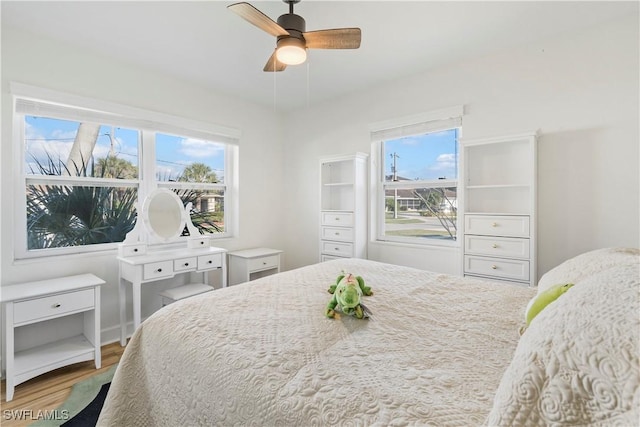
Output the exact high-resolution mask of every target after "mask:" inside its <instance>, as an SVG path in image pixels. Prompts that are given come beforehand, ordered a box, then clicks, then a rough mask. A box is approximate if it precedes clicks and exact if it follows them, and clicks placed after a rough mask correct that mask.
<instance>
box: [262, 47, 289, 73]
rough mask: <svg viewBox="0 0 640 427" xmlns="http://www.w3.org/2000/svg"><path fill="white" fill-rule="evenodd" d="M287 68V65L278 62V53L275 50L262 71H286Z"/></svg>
mask: <svg viewBox="0 0 640 427" xmlns="http://www.w3.org/2000/svg"><path fill="white" fill-rule="evenodd" d="M285 68H287V64H283V63H282V62H280V61H278V58H276V51H275V50H274V51H273V53H272V54H271V57H270V58H269V60H268V61H267V63H266V64H265V66H264V69H263V70H262V71H284V69H285Z"/></svg>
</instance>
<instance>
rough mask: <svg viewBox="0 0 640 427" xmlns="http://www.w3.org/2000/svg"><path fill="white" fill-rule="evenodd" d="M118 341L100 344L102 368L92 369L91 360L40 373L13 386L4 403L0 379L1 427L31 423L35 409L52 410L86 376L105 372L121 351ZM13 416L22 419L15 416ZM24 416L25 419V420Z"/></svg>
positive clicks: (117, 359)
mask: <svg viewBox="0 0 640 427" xmlns="http://www.w3.org/2000/svg"><path fill="white" fill-rule="evenodd" d="M124 349H125V348H124V347H122V346H120V342H115V343H112V344H107V345H105V346H103V347H102V367H101V368H100V369H96V366H95V364H94V362H93V361H88V362H81V363H76V364H74V365H70V366H66V367H64V368H60V369H56V370H55V371H51V372H48V373H46V374H42V375H40V376H38V377H35V378H32V379H30V380H29V381H27V382H24V383H22V384H19V385H18V386H16V388H15V392H14V394H13V400H11V402H6V400H5V399H6V397H5V392H6V389H5V384H4V381H2V394H1V398H2V400H1V402H0V406H1V409H2V410H1V411H0V425H2V427H11V426H27V425H29V424H31V423H32V422H34V421H35V420H34V419H33V418H34V417H36V416H37V414H38V411H47V410H49V411H50V410H53V409H55V408H57V407H58V406H60V405H61V404H62V403H63V402H64V401H65V400H66V399H67V397H68V396H69V393H71V387H72V386H73V385H74V384H75V383H77V382H79V381H82V380H84V379H86V378H89V377H91V376H93V375H96V374H99V373H102V372H105V371H106V370H108V369H109V368H110V367H111V366H113V365H115V364H116V363H118V362H119V361H120V357H121V356H122V353H123V352H124ZM16 418H22V419H21V420H20V419H16ZM25 418H27V419H25Z"/></svg>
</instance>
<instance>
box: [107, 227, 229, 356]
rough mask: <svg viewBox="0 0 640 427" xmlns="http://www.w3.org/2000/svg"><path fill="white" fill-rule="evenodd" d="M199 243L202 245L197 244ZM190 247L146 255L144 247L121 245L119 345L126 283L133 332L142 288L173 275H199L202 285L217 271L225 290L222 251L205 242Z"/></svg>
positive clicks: (124, 325)
mask: <svg viewBox="0 0 640 427" xmlns="http://www.w3.org/2000/svg"><path fill="white" fill-rule="evenodd" d="M200 242H202V243H200ZM189 243H190V245H189V246H190V247H188V248H184V249H169V250H166V249H165V250H157V251H147V250H146V247H145V245H122V247H121V253H122V255H120V256H118V265H119V268H120V283H119V287H118V289H119V301H120V343H121V344H122V345H123V346H124V345H125V344H126V336H127V321H126V320H127V315H126V307H127V304H126V283H130V284H131V288H132V302H133V330H134V331H135V330H136V329H137V328H138V327H139V326H140V323H141V321H142V319H141V317H142V314H141V303H142V301H141V298H142V292H141V288H142V285H143V284H145V283H152V282H157V281H159V280H163V279H170V278H172V277H175V276H176V275H177V274H184V273H202V276H203V279H202V280H203V283H204V284H208V279H207V278H208V274H207V273H208V272H209V271H211V270H221V277H222V286H223V287H225V286H227V281H226V276H227V259H226V252H227V250H226V249H222V248H216V247H212V246H209V240H208V239H206V238H202V239H193V240H192V241H190V242H189Z"/></svg>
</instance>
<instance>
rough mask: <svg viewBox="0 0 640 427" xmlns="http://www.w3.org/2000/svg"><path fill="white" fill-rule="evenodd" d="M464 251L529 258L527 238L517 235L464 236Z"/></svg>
mask: <svg viewBox="0 0 640 427" xmlns="http://www.w3.org/2000/svg"><path fill="white" fill-rule="evenodd" d="M464 252H465V253H467V254H474V255H489V256H497V257H507V258H511V257H513V258H526V259H528V258H529V239H522V238H517V237H490V236H469V235H466V236H464Z"/></svg>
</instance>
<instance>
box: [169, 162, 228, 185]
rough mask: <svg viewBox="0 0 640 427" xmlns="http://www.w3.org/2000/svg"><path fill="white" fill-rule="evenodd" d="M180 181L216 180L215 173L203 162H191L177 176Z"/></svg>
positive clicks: (210, 181)
mask: <svg viewBox="0 0 640 427" xmlns="http://www.w3.org/2000/svg"><path fill="white" fill-rule="evenodd" d="M178 181H182V182H208V183H212V182H218V177H217V176H216V173H215V172H214V171H213V170H212V169H211V168H210V167H209V166H207V165H205V164H204V163H191V164H190V165H189V166H187V167H185V168H184V171H183V172H182V175H181V176H180V177H179V178H178Z"/></svg>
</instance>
